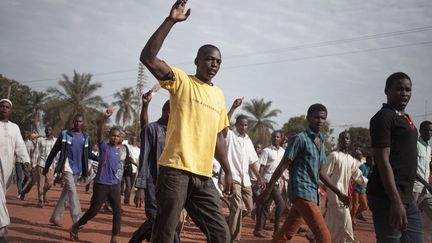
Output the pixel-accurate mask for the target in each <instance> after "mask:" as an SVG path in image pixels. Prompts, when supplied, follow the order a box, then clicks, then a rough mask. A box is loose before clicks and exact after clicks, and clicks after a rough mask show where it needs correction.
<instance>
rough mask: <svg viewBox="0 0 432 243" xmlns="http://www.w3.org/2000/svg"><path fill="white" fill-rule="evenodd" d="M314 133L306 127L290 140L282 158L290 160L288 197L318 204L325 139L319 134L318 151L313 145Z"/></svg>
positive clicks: (324, 158)
mask: <svg viewBox="0 0 432 243" xmlns="http://www.w3.org/2000/svg"><path fill="white" fill-rule="evenodd" d="M314 139H315V133H314V132H313V131H312V130H311V129H310V128H309V127H308V128H306V129H305V130H304V131H303V132H301V133H299V134H297V135H296V136H294V137H293V138H291V139H290V141H289V143H288V147H287V149H286V150H285V155H284V157H285V158H287V159H289V160H291V161H292V162H291V164H290V166H289V176H290V181H289V183H288V197H289V199H290V200H291V201H293V200H294V199H296V198H302V199H306V200H308V201H311V202H315V203H317V204H318V203H319V200H318V199H319V196H318V181H319V170H320V168H321V166H322V165H323V164H325V163H326V161H327V160H326V154H325V145H324V143H325V138H324V135H323V134H322V133H320V134H319V139H320V147H321V148H320V150H318V148H317V146H316V145H315V143H314Z"/></svg>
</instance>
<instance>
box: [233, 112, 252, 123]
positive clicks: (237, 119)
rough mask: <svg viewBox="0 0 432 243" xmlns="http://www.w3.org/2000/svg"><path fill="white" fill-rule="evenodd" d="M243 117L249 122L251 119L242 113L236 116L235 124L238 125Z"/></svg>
mask: <svg viewBox="0 0 432 243" xmlns="http://www.w3.org/2000/svg"><path fill="white" fill-rule="evenodd" d="M243 119H244V120H246V121H248V122H249V119H248V117H247V116H246V115H243V114H240V115H238V116H237V117H236V121H235V125H237V123H239V122H240V120H243Z"/></svg>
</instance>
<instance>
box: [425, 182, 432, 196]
mask: <svg viewBox="0 0 432 243" xmlns="http://www.w3.org/2000/svg"><path fill="white" fill-rule="evenodd" d="M425 187H426V190H428V191H429V193H430V194H432V186H431V185H429V184H427V185H425Z"/></svg>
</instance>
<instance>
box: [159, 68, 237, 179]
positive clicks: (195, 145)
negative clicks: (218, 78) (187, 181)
mask: <svg viewBox="0 0 432 243" xmlns="http://www.w3.org/2000/svg"><path fill="white" fill-rule="evenodd" d="M171 70H172V72H173V73H174V77H175V79H174V81H172V80H168V81H161V80H159V83H160V85H161V86H162V87H163V88H165V89H167V90H168V91H169V93H170V117H169V121H168V130H167V138H166V143H165V148H164V150H163V152H162V154H161V157H160V159H159V164H160V165H162V166H167V167H172V168H176V169H180V170H185V171H189V172H191V173H194V174H197V175H202V176H207V177H211V176H212V168H213V157H214V152H215V146H216V140H217V134H218V133H219V132H220V131H222V130H223V129H224V128H225V127H228V126H229V122H228V116H227V111H226V106H225V97H224V94H223V92H222V90H221V89H220V88H218V87H216V86H215V85H213V86H211V85H209V84H207V83H204V82H202V81H201V80H199V79H197V78H196V77H195V76H193V75H187V74H186V73H185V72H184V71H182V70H180V69H178V68H175V67H171Z"/></svg>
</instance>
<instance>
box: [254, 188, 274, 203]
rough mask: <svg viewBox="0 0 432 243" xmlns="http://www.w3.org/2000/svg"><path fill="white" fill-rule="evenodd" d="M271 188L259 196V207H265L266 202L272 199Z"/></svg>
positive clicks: (257, 200) (257, 201)
mask: <svg viewBox="0 0 432 243" xmlns="http://www.w3.org/2000/svg"><path fill="white" fill-rule="evenodd" d="M269 189H270V188H267V189H265V190H264V191H262V192H261V194H259V195H258V197H257V199H256V204H257V205H264V202H265V201H267V199H268V198H269V197H270V193H271V190H269Z"/></svg>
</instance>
